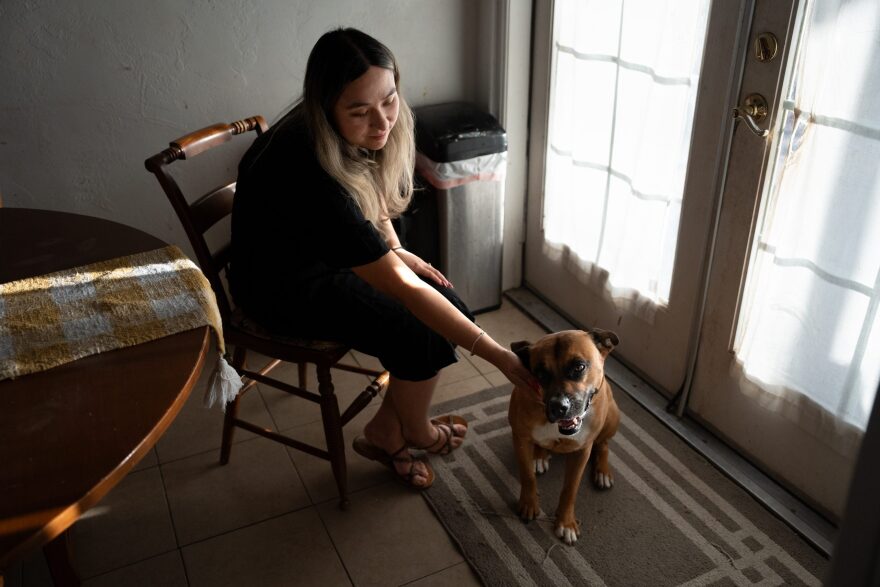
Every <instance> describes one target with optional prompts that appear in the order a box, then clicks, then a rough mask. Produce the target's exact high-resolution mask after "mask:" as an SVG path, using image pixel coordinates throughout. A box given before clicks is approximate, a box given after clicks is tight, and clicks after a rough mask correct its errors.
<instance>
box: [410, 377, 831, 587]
mask: <svg viewBox="0 0 880 587" xmlns="http://www.w3.org/2000/svg"><path fill="white" fill-rule="evenodd" d="M509 393H510V386H509V385H508V386H502V387H499V388H495V389H488V390H485V391H482V392H479V393H476V394H473V395H470V396H466V397H463V398H460V399H456V400H452V401H449V402H445V403H443V404H440V405H438V406H436V407H435V410H434V411H435V413H437V414H441V413H447V412H455V413H458V414H461V415H462V416H464V417H465V418H466V419H467V420H469V421H470V431H469V433H468V438H467V441H466V442H465V444H464V446H463V447H462V448H461V449H459V450H457V451H455V452H454V453H453V454H451V455H449V456H447V457H445V458H442V459H441V458H433V459H432V461H431V462H432V464H433V467H434V470H435V473H436V474H437V479H436V480H435V481H434V485H433V486H432V487H431V489H429V490H428V491H426V492H425V494H424V495H425V497H426V499H427V501H428V503H429V504H430V505H431V507H432V508H433V509H434V511H435V513H436V514H437V516H438V518H439V519H440V520H441V522H442V523H443V524H444V526H445V527H446V529H447V531H448V532H449V534H450V535H451V536H452V538H453V539H454V540H455V541H456V542H457V543H458V545H459V547H460V548H461V551H462V553H463V554H464V556H465V558H466V559H467V560H468V562H469V563H470V564H471V566H472V567H473V569H474V570H475V572H476V573H477V574H478V575H479V576H480V577H481V579H482V580H483V582H484V583H485V584H486V585H499V586H501V585H504V586H508V585H554V586H562V585H609V586H612V585H620V586H626V587H634V586H640V585H645V586H649V585H650V586H652V587H654V586H664V585H718V586H727V585H820V584H821V579H822V577H823V576H824V573H825V570H826V567H827V564H828V561H827V560H826V559H825V558H824V557H823V556H822V555H820V554H819V553H818V552H817V551H815V550H814V549H813V548H812V547H811V546H810V545H809V544H807V543H806V542H804V541H803V540H802V539H801V538H800V537H799V536H798V535H796V534H795V533H794V532H793V531H792V530H791V529H790V528H789V527H788V526H786V525H785V524H784V523H782V522H781V521H780V520H778V519H777V518H776V517H774V516H773V515H772V514H771V513H770V512H768V511H767V510H766V509H764V508H763V507H762V506H761V505H760V504H759V503H758V502H756V501H755V500H754V499H753V498H752V497H751V496H749V495H748V494H747V493H745V492H744V491H743V490H742V489H740V488H739V487H738V486H737V485H735V484H734V483H733V482H731V481H730V480H729V479H727V478H726V477H724V476H723V475H722V474H721V473H720V472H719V471H718V470H716V469H715V468H714V467H713V466H712V465H711V464H710V463H709V462H708V461H706V460H705V459H704V458H703V457H702V456H700V455H699V454H697V453H695V452H694V451H693V450H692V449H690V448H689V447H688V446H687V445H686V444H685V443H684V442H683V441H681V440H680V439H679V438H678V437H677V436H675V435H674V434H673V433H672V432H671V431H669V430H668V429H667V428H665V427H664V426H663V425H662V424H661V423H660V422H658V421H657V420H655V419H654V418H653V417H652V416H651V415H650V414H648V413H647V412H646V411H645V410H644V409H642V408H641V407H640V406H639V405H638V404H636V403H635V402H634V401H633V400H632V399H630V398H629V396H628V395H627V394H626V393H625V392H623V391H622V390H620V389H619V388H617V387H615V388H614V397H615V399H616V401H617V403H618V405H619V406H620V409H621V412H622V414H621V424H620V428H619V430H618V432H617V435H616V436H615V437H614V438H613V439H612V441H611V445H610V446H611V457H610V463H611V468H612V471H613V472H614V475H615V485H614V487H613V488H612V489H611V490H609V491H599V490H597V489H595V488H593V486H592V483H590V481H589V479H588V477H587V476H585V478H584V483H583V484H582V485H581V489H580V493H579V496H578V503H577V516H578V519H579V520H580V522H581V529H582V532H583V533H582V535H581V538H580V540H578V542H577V543H576V544H575V545H573V546H566V545H565V544H564V543H562V542H561V541H560V540H559V539H558V538H556V537H555V535H554V534H553V520H552V517H551V516H552V514H553V512H554V511H555V509H556V502H557V500H558V497H559V492H560V488H561V485H562V478H563V473H564V466H563V464H564V457H562V456H555V457H554V458H553V460H551V464H550V471H549V472H547V473H545V474H544V475H542V476H540V477H539V478H538V490H539V492H540V497H541V507H542V510H543V512H544V513H543V514H542V516H541V517H540V518H539V519H538V520H536V521H534V522H532V523H530V524H524V523H523V522H522V521H520V519H519V518H518V516H517V515H516V512H515V504H516V501H517V499H518V496H519V481H518V473H517V470H516V462H515V457H514V454H513V447H512V442H511V437H510V428H509V425H508V423H507V404H508V399H509ZM547 512H549V516H548V514H547Z"/></svg>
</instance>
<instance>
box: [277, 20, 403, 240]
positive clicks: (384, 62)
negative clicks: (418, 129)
mask: <svg viewBox="0 0 880 587" xmlns="http://www.w3.org/2000/svg"><path fill="white" fill-rule="evenodd" d="M371 66H376V67H382V68H384V69H388V70H390V71H391V72H393V74H394V85H395V87H396V88H397V96H398V100H399V101H400V102H399V112H398V117H397V123H396V124H395V125H394V126H393V127H392V129H391V132H390V133H389V135H388V140H387V142H386V143H385V146H384V147H383V148H382V149H379V150H377V151H370V150H367V149H363V148H360V147H356V146H354V145H351V144H349V143H348V142H347V141H346V140H345V139H344V138H343V137H342V135H341V134H340V133H339V132H338V129H337V128H336V124H335V121H334V116H333V108H334V106H335V105H336V102H337V101H338V100H339V96H340V95H341V94H342V92H343V90H344V89H345V87H346V86H347V85H348V84H349V83H351V82H353V81H354V80H356V79H358V78H359V77H361V76H362V75H363V74H364V73H366V71H367V70H368V69H369V68H370V67H371ZM294 112H295V113H296V114H299V115H300V116H302V117H303V119H304V120H305V122H306V125H307V126H308V128H309V131H310V133H311V137H312V140H313V142H314V147H315V153H316V155H317V157H318V162H319V163H320V164H321V167H323V168H324V171H326V172H327V173H328V174H329V175H330V176H331V177H332V178H333V179H335V180H336V181H337V182H339V184H340V185H341V186H342V187H343V188H345V190H346V191H347V192H348V193H349V195H350V196H351V197H352V198H354V200H355V202H356V203H357V205H358V206H359V207H360V209H361V213H362V214H363V215H364V218H366V219H367V220H369V221H370V222H372V223H373V224H378V222H380V221H381V220H383V219H385V218H396V217H397V216H400V214H401V213H402V212H403V211H404V210H406V208H407V206H408V205H409V202H410V199H411V198H412V193H413V170H414V167H415V139H414V134H413V127H414V123H413V114H412V110H411V109H410V108H409V106H408V105H407V103H406V101H405V100H404V99H403V96H401V95H400V72H399V70H398V67H397V61H396V60H395V59H394V55H393V54H392V53H391V51H390V50H389V49H388V48H387V47H386V46H385V45H383V44H382V43H380V42H379V41H377V40H376V39H374V38H373V37H371V36H369V35H367V34H366V33H363V32H361V31H359V30H357V29H352V28H345V29H337V30H334V31H330V32H328V33H325V34H324V35H322V36H321V38H320V39H318V42H317V43H315V47H314V48H313V49H312V52H311V54H310V55H309V60H308V64H307V65H306V75H305V81H304V82H303V96H302V100H301V101H300V103H299V104H298V105H297V106H296V108H295V109H294Z"/></svg>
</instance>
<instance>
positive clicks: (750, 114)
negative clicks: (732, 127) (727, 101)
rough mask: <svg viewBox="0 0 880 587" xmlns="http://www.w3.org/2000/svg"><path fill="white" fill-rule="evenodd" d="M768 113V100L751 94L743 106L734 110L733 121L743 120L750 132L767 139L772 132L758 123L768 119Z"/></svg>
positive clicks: (759, 95)
mask: <svg viewBox="0 0 880 587" xmlns="http://www.w3.org/2000/svg"><path fill="white" fill-rule="evenodd" d="M767 112H769V109H768V107H767V99H766V98H764V96H762V95H761V94H749V95H748V96H746V99H745V100H743V103H742V105H741V106H739V107H737V108H734V109H733V119H734V120H742V121H743V122H744V123H745V124H746V126H747V127H748V129H749V130H750V131H752V132H753V133H755V134H756V135H758V136H759V137H761V138H765V137H766V136H767V135H769V134H770V131H769V130H765V129H763V128H761V127H760V126H758V123H759V122H761V121H762V120H764V119H765V118H767Z"/></svg>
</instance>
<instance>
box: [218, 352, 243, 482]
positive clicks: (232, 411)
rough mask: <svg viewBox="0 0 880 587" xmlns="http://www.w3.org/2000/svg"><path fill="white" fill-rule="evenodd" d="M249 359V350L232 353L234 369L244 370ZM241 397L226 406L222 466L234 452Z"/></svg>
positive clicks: (221, 447)
mask: <svg viewBox="0 0 880 587" xmlns="http://www.w3.org/2000/svg"><path fill="white" fill-rule="evenodd" d="M246 357H247V350H246V349H245V348H244V347H235V351H234V352H233V353H232V368H233V369H235V370H236V371H241V369H242V368H244V361H245V358H246ZM240 400H241V395H240V394H239V395H238V396H236V398H235V399H234V400H232V401H231V402H229V403H228V404H226V414H225V415H224V416H223V441H222V443H221V444H220V464H221V465H225V464H226V463H228V462H229V453H230V452H231V451H232V436H233V433H234V432H235V424H233V422H234V420H235V418H236V417H238V402H239V401H240Z"/></svg>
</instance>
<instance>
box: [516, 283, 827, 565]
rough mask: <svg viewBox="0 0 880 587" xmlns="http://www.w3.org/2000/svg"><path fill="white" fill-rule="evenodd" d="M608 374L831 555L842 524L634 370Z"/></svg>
mask: <svg viewBox="0 0 880 587" xmlns="http://www.w3.org/2000/svg"><path fill="white" fill-rule="evenodd" d="M504 297H505V298H506V299H508V300H510V301H511V302H512V303H513V304H514V305H515V306H516V307H517V308H519V309H520V310H522V311H523V312H524V313H525V314H527V315H528V316H529V317H530V318H531V319H532V320H534V321H535V322H537V323H538V324H540V325H541V326H542V327H544V328H545V329H546V330H547V332H556V331H559V330H568V329H571V328H580V326H578V325H576V324H573V323H572V322H570V321H569V320H568V319H567V318H565V317H564V316H562V315H561V314H559V313H558V312H557V311H556V310H554V309H553V308H551V307H550V306H549V305H548V304H546V303H545V302H544V301H543V300H541V299H540V298H539V297H538V296H536V295H535V294H534V293H532V292H531V291H529V290H528V289H526V288H517V289H512V290H508V291H506V292H504ZM605 373H606V375H607V376H608V378H609V379H611V380H612V381H613V382H614V383H616V384H617V385H618V386H620V388H621V389H623V390H624V391H625V392H626V393H627V394H629V396H630V397H632V398H633V399H634V400H635V401H636V402H637V403H638V404H639V405H641V406H642V407H643V408H645V409H646V410H647V411H648V412H649V413H651V414H652V415H653V416H654V417H655V418H657V419H658V420H660V421H661V422H662V423H663V424H665V425H666V426H667V427H668V428H669V429H670V430H672V431H673V432H674V433H675V434H677V435H678V436H679V437H680V438H681V439H682V440H684V441H685V442H686V443H687V444H688V445H689V446H690V447H691V448H693V449H694V450H695V451H697V452H698V453H700V454H701V455H703V456H704V457H705V458H706V459H707V460H709V462H711V463H712V464H713V465H714V466H715V467H717V468H718V469H719V470H720V471H721V472H722V473H724V474H725V475H726V476H727V477H729V478H730V479H731V480H733V481H734V482H735V483H736V484H737V485H739V486H740V487H742V488H743V489H744V490H746V492H748V493H749V494H750V495H751V496H752V497H754V498H755V499H756V500H757V501H758V502H760V503H761V504H762V505H763V506H764V507H766V508H767V509H768V510H769V511H770V512H772V513H773V514H774V515H776V516H777V517H778V518H780V519H781V520H783V521H784V522H785V523H787V524H788V525H789V526H790V527H791V528H792V529H793V530H794V531H795V532H797V533H798V534H799V535H800V536H801V537H803V538H804V540H806V541H807V542H809V543H810V544H811V545H812V546H813V547H814V548H815V549H816V550H818V551H819V552H820V553H822V554H824V555H825V556H826V557H830V556H831V550H832V547H833V546H834V543H835V540H836V538H837V532H838V529H837V527H835V526H834V525H833V524H832V523H831V522H829V521H828V520H826V519H825V518H824V517H822V516H821V515H820V514H818V513H817V512H816V511H814V510H813V509H812V508H810V507H809V506H808V505H807V504H805V503H804V502H803V501H801V500H800V499H798V497H797V496H795V495H793V494H792V493H791V492H789V491H788V490H787V489H785V488H784V487H782V486H781V485H779V483H777V482H776V481H774V480H773V479H771V478H770V477H768V476H767V475H766V474H764V473H763V472H762V471H761V470H759V469H758V468H756V467H755V466H754V465H752V464H751V463H750V462H749V461H748V460H746V459H745V458H744V457H743V456H742V455H740V454H739V453H737V452H736V451H734V450H733V449H732V448H730V447H729V446H728V445H727V444H725V443H724V442H723V441H721V440H720V439H718V438H717V437H716V436H714V435H713V434H712V433H710V432H709V431H708V430H706V429H705V428H704V427H703V426H701V425H700V424H699V423H697V422H695V421H694V420H693V419H691V418H689V417H687V416H685V417H684V418H681V419H680V418H678V417H676V416H675V414H671V413H669V412H667V411H666V405H667V401H668V400H667V399H666V397H665V396H664V395H663V394H661V393H660V392H659V391H657V390H656V389H654V388H653V387H651V385H649V384H648V383H646V382H645V381H644V380H643V379H642V378H640V377H639V376H638V375H637V374H635V373H634V372H633V371H632V370H630V369H628V368H627V367H626V366H624V365H623V364H621V363H620V362H619V361H616V360H614V357H613V356H612V357H610V358H609V360H608V362H606V364H605Z"/></svg>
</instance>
